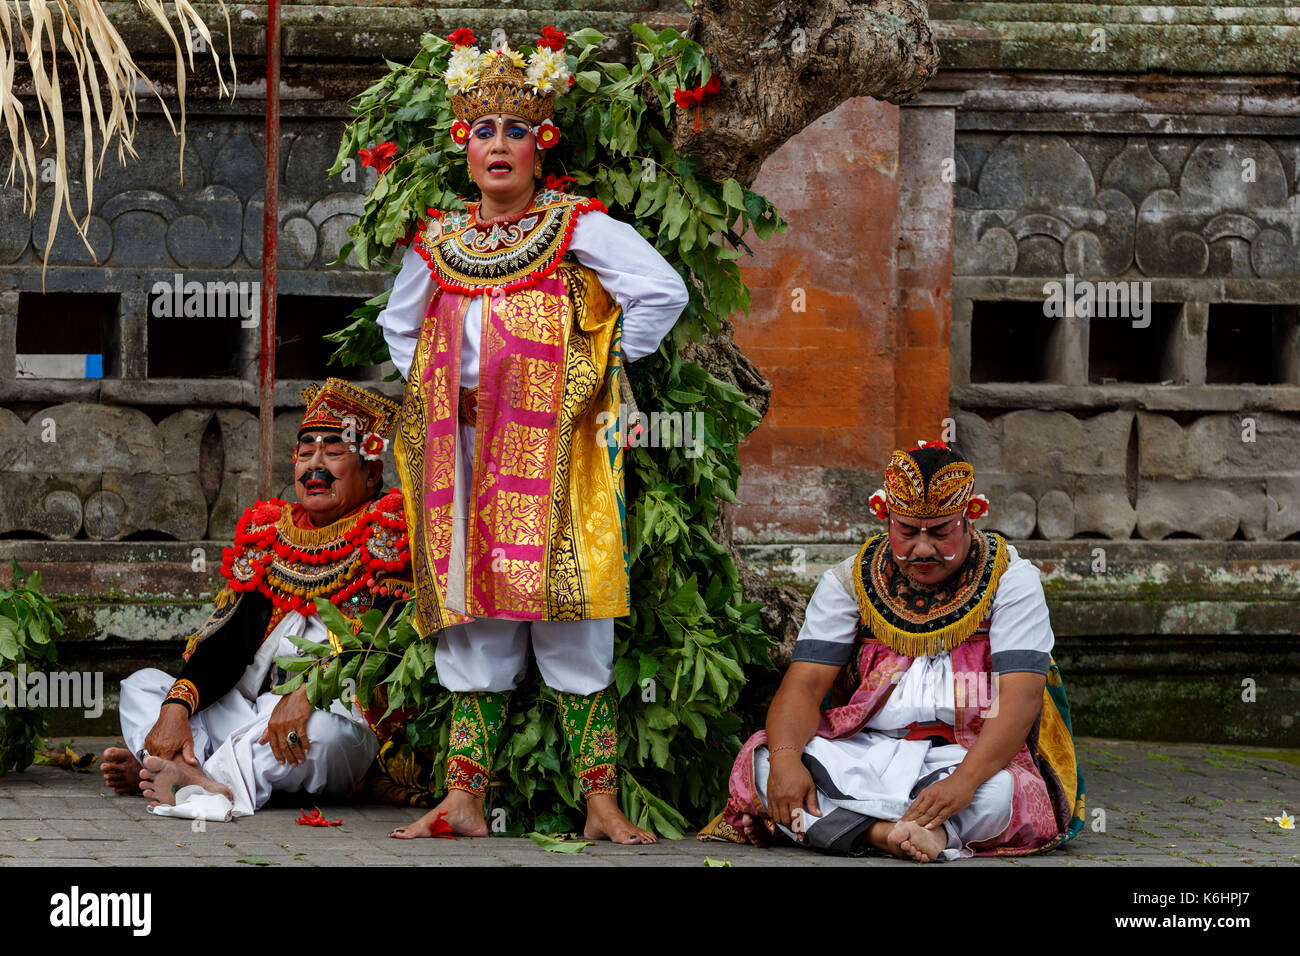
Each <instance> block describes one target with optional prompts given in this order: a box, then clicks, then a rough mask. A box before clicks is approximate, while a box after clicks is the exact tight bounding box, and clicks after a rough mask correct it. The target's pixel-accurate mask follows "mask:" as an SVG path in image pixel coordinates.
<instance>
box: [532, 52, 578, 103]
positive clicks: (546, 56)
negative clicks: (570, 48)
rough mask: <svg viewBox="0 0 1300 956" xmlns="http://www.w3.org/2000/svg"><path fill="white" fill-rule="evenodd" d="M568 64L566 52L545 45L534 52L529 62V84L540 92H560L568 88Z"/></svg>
mask: <svg viewBox="0 0 1300 956" xmlns="http://www.w3.org/2000/svg"><path fill="white" fill-rule="evenodd" d="M568 80H569V70H568V66H567V64H566V63H565V60H564V54H563V53H561V52H559V51H558V50H548V49H546V48H545V47H543V48H540V49H538V50H537V51H536V52H534V53H533V55H532V57H531V58H530V59H529V62H528V85H529V86H531V87H532V88H533V89H535V90H536V91H537V92H538V93H559V92H562V91H564V90H565V89H566V88H567V84H568Z"/></svg>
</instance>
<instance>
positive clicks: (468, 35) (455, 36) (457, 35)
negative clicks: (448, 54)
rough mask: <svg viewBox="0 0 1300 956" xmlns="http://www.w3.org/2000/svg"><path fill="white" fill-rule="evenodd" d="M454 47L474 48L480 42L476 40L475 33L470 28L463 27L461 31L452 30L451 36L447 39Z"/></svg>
mask: <svg viewBox="0 0 1300 956" xmlns="http://www.w3.org/2000/svg"><path fill="white" fill-rule="evenodd" d="M447 39H448V40H449V41H450V42H451V45H452V46H473V45H474V44H475V43H477V42H478V40H476V39H474V31H473V30H471V29H470V28H469V27H461V28H460V29H459V30H452V31H451V36H449V37H447Z"/></svg>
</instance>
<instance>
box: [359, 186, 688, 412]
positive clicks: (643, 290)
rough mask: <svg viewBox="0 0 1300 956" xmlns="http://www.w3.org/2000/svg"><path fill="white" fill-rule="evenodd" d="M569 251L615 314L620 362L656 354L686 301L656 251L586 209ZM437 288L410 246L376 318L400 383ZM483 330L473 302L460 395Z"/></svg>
mask: <svg viewBox="0 0 1300 956" xmlns="http://www.w3.org/2000/svg"><path fill="white" fill-rule="evenodd" d="M569 250H570V251H572V253H573V255H574V257H575V258H577V260H578V262H579V263H581V264H582V265H584V266H586V267H587V268H588V269H590V270H591V271H592V272H594V273H595V274H596V277H597V278H598V279H599V280H600V284H601V285H602V286H604V288H605V291H606V292H608V293H609V294H610V295H611V296H613V297H614V299H615V301H617V302H618V304H619V305H620V306H621V307H622V309H623V340H622V341H623V356H624V358H625V359H626V360H627V361H629V362H635V361H636V360H637V359H639V358H644V357H645V356H647V355H649V354H651V353H652V352H654V351H655V350H656V349H657V348H659V343H660V342H661V341H663V338H664V336H665V335H667V334H668V332H669V331H670V330H671V329H672V327H673V324H674V323H675V322H676V321H677V319H678V317H679V316H681V314H682V310H683V309H685V308H686V303H687V301H688V295H687V292H686V284H685V283H684V282H683V281H682V279H681V276H679V275H678V274H677V272H676V271H675V270H674V269H673V268H672V266H670V265H669V264H668V263H667V262H666V261H665V260H664V258H663V256H661V255H659V253H658V251H657V250H656V249H655V247H654V246H652V245H651V244H650V243H648V242H647V241H646V240H645V239H644V238H642V236H641V234H640V233H639V232H637V231H636V230H635V229H634V228H632V226H630V225H628V224H627V223H625V222H620V221H619V220H617V219H612V218H610V217H609V216H607V215H605V213H603V212H600V211H599V210H593V211H591V212H586V213H583V214H582V215H580V216H578V218H577V221H576V222H575V223H574V226H573V235H572V237H571V239H570V242H569ZM437 288H438V284H437V281H436V280H435V279H434V277H433V273H432V272H431V271H430V269H429V265H428V263H427V262H425V260H424V258H423V257H422V256H421V255H420V254H419V253H418V252H416V250H415V243H414V242H412V243H411V245H410V246H409V247H408V248H407V250H406V254H405V255H404V256H403V258H402V269H401V272H399V273H398V275H397V279H396V281H395V282H394V283H393V291H392V292H391V293H390V294H389V297H388V305H387V307H386V308H385V309H384V310H383V311H382V312H380V313H379V319H378V322H379V327H380V328H381V329H382V330H383V333H384V341H386V342H387V343H388V351H389V354H390V355H391V356H392V359H393V364H394V365H395V366H397V370H398V372H400V373H401V375H402V378H406V377H407V375H408V373H409V371H410V368H411V362H412V360H413V359H414V358H415V346H416V343H417V342H418V341H419V338H420V328H421V326H422V325H423V324H424V314H425V311H426V310H427V308H428V305H429V300H430V299H432V298H433V294H434V292H435V291H436V290H437ZM482 323H483V298H482V296H481V295H477V296H475V297H474V298H473V299H472V300H471V301H470V304H469V309H468V310H467V311H466V313H465V329H464V333H463V335H462V337H461V350H460V383H461V385H462V386H464V387H466V388H472V387H473V386H475V385H477V384H478V362H479V337H480V335H481V332H482Z"/></svg>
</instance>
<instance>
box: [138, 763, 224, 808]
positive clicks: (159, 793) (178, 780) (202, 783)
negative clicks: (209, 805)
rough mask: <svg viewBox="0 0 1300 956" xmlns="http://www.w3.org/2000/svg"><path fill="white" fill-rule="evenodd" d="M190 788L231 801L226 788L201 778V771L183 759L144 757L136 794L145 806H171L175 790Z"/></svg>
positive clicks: (206, 778)
mask: <svg viewBox="0 0 1300 956" xmlns="http://www.w3.org/2000/svg"><path fill="white" fill-rule="evenodd" d="M191 786H193V787H202V788H203V789H204V790H206V791H208V792H209V793H219V794H221V795H222V796H224V797H225V798H226V799H227V800H232V801H233V799H234V797H233V796H231V793H230V789H229V788H228V787H226V786H225V785H224V784H220V783H217V782H216V781H215V780H212V779H211V778H209V777H206V776H204V774H203V771H202V770H200V769H199V768H198V767H194V766H191V765H190V764H188V763H186V762H185V761H183V760H163V759H162V758H161V757H152V756H150V757H145V758H144V767H143V768H141V770H140V792H141V793H143V794H144V798H145V799H146V800H148V801H149V806H151V807H153V806H157V805H158V804H166V805H167V806H169V807H170V806H175V805H176V791H177V790H179V789H180V788H181V787H191Z"/></svg>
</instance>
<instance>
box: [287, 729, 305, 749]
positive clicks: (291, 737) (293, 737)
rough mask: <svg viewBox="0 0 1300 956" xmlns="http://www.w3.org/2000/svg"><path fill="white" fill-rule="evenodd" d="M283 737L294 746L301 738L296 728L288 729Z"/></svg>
mask: <svg viewBox="0 0 1300 956" xmlns="http://www.w3.org/2000/svg"><path fill="white" fill-rule="evenodd" d="M284 739H285V740H287V741H289V743H291V744H293V745H294V746H295V747H296V746H298V744H299V742H301V740H302V738H301V737H299V736H298V731H296V730H291V731H289V733H288V734H287V735H286V736H285V738H284Z"/></svg>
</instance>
